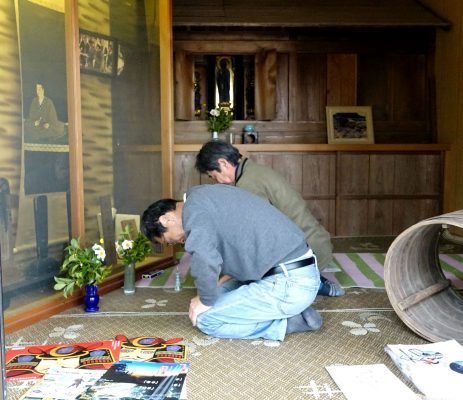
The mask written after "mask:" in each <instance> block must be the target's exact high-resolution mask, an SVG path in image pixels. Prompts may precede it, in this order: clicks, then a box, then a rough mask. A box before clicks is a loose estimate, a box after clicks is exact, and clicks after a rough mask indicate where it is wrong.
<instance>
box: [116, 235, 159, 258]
mask: <svg viewBox="0 0 463 400" xmlns="http://www.w3.org/2000/svg"><path fill="white" fill-rule="evenodd" d="M128 238H129V234H128V231H124V232H122V234H121V238H120V239H119V240H118V241H117V242H116V252H117V254H118V256H119V257H120V258H121V259H122V262H123V263H124V265H129V264H136V263H137V262H140V261H143V260H144V259H145V257H146V256H148V255H149V254H151V251H152V248H151V243H150V241H149V240H148V238H147V237H146V236H145V235H144V234H143V233H141V232H139V233H138V235H137V237H136V238H135V240H133V241H132V240H130V239H128ZM130 242H131V243H130ZM129 246H130V247H129Z"/></svg>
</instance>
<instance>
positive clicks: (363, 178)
mask: <svg viewBox="0 0 463 400" xmlns="http://www.w3.org/2000/svg"><path fill="white" fill-rule="evenodd" d="M337 163H338V165H337V177H338V178H337V193H338V195H339V196H345V195H367V194H368V181H369V178H368V176H369V164H370V156H369V155H368V154H361V153H358V154H356V153H338V159H337Z"/></svg>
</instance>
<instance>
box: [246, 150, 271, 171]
mask: <svg viewBox="0 0 463 400" xmlns="http://www.w3.org/2000/svg"><path fill="white" fill-rule="evenodd" d="M242 153H243V152H242ZM244 156H245V157H248V158H249V159H250V160H252V161H254V162H255V163H257V164H261V165H266V166H267V167H269V168H273V155H272V154H265V153H251V154H246V155H244Z"/></svg>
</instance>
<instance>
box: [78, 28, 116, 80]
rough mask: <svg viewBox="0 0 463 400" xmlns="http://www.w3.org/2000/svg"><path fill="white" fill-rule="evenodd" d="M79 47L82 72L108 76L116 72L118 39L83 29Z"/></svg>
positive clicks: (80, 32) (80, 34) (80, 33)
mask: <svg viewBox="0 0 463 400" xmlns="http://www.w3.org/2000/svg"><path fill="white" fill-rule="evenodd" d="M79 49H80V70H81V71H82V72H87V73H90V74H96V75H106V76H114V75H115V74H116V71H117V59H118V55H117V52H118V44H117V41H116V39H114V38H111V37H109V36H105V35H100V34H99V33H94V32H89V31H85V30H82V29H81V30H80V31H79Z"/></svg>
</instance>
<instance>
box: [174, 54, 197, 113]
mask: <svg viewBox="0 0 463 400" xmlns="http://www.w3.org/2000/svg"><path fill="white" fill-rule="evenodd" d="M174 67H175V76H174V77H175V119H182V120H191V119H193V116H194V60H193V57H192V55H191V54H190V53H187V52H186V51H184V50H181V49H177V50H176V51H175V63H174Z"/></svg>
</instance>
